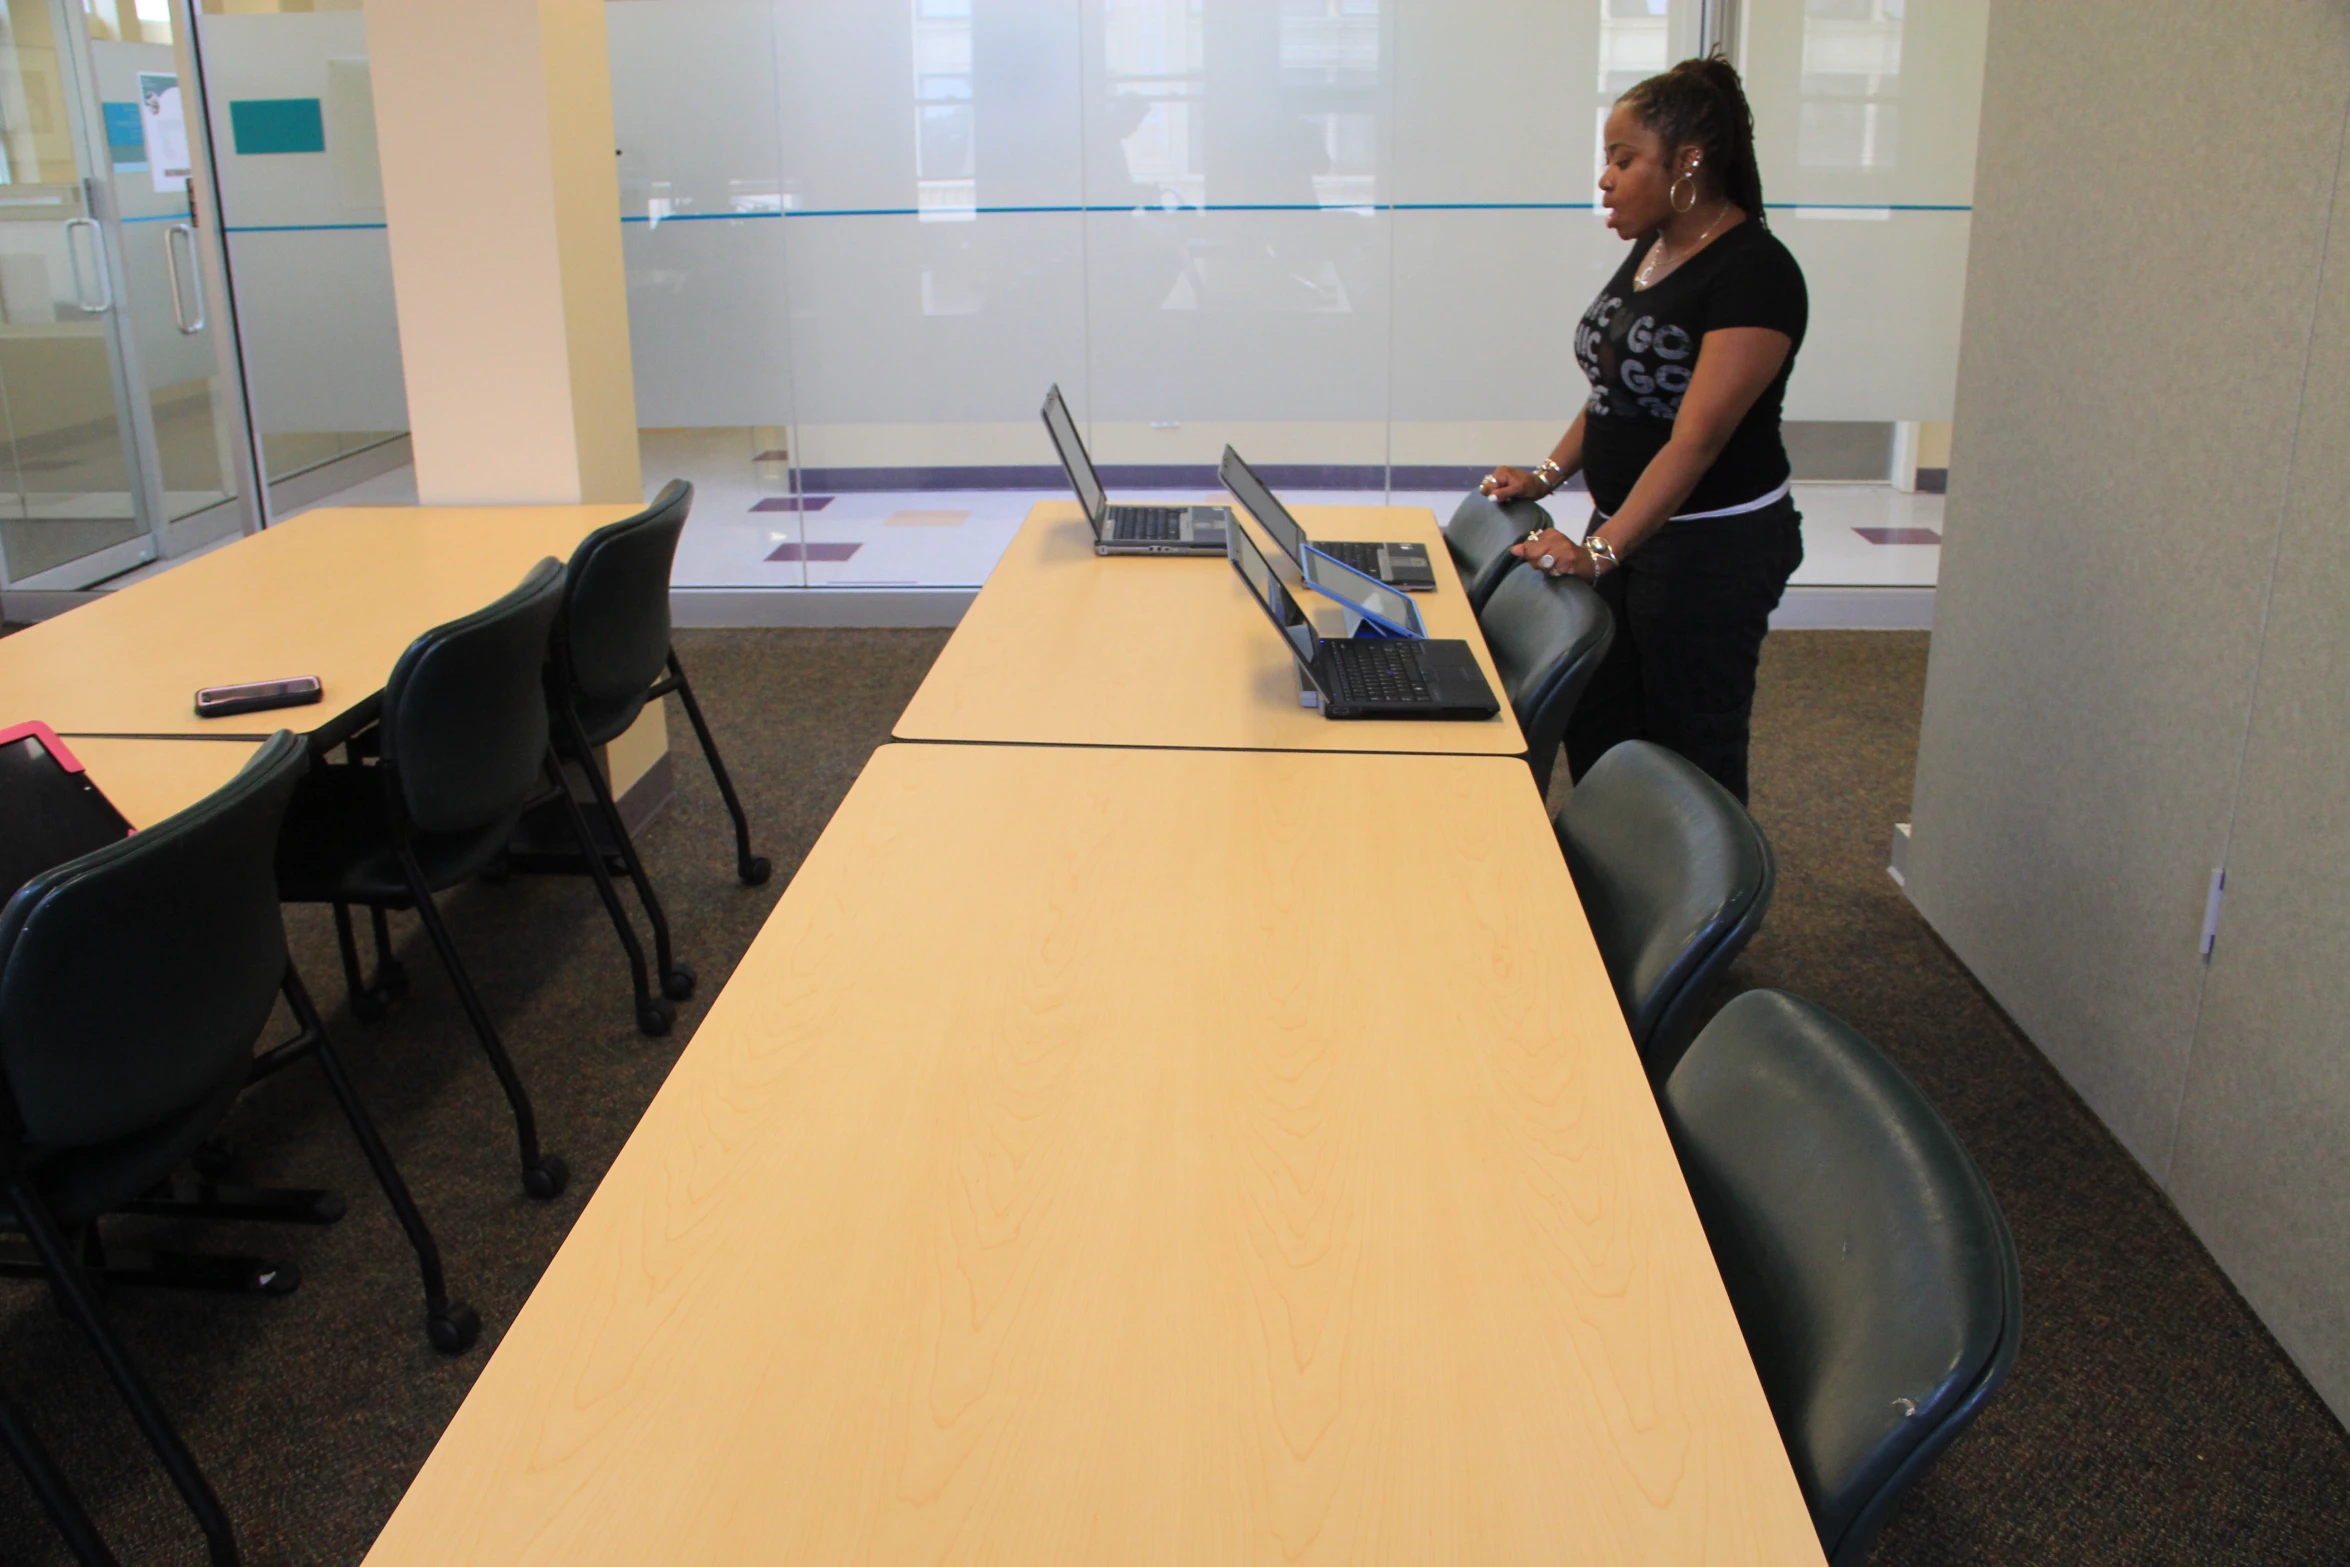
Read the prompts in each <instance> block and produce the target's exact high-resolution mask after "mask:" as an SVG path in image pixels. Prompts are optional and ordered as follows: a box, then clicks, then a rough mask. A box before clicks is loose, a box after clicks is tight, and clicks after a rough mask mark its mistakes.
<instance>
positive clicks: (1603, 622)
mask: <svg viewBox="0 0 2350 1567" xmlns="http://www.w3.org/2000/svg"><path fill="white" fill-rule="evenodd" d="M1502 558H1503V559H1504V560H1508V561H1509V563H1510V567H1511V569H1510V570H1508V571H1505V572H1503V573H1502V575H1501V580H1500V582H1499V583H1497V584H1496V585H1495V586H1494V589H1493V592H1492V595H1491V596H1490V597H1488V598H1487V599H1486V601H1485V607H1484V608H1483V609H1482V610H1480V611H1479V612H1478V614H1477V624H1478V627H1479V628H1480V629H1481V630H1483V631H1484V633H1485V646H1486V648H1487V649H1488V650H1489V651H1490V652H1491V653H1492V654H1493V668H1494V672H1495V673H1497V674H1499V675H1500V676H1501V685H1502V690H1503V691H1504V692H1505V693H1506V694H1507V695H1508V697H1509V701H1510V711H1511V712H1513V713H1515V714H1516V715H1517V718H1518V728H1519V729H1520V730H1521V731H1523V732H1524V734H1525V736H1526V764H1527V765H1528V766H1529V767H1531V768H1533V769H1534V788H1535V791H1536V792H1537V793H1545V792H1547V791H1548V790H1549V788H1550V770H1551V768H1552V767H1554V766H1556V765H1557V763H1558V754H1559V742H1560V741H1562V740H1564V739H1565V738H1566V734H1567V720H1568V719H1569V718H1571V717H1572V716H1574V712H1575V704H1576V702H1578V701H1580V700H1581V699H1582V696H1583V688H1584V687H1585V686H1588V685H1590V684H1591V677H1592V675H1594V674H1595V673H1597V672H1598V669H1599V661H1600V660H1601V659H1603V658H1605V657H1607V649H1608V644H1609V643H1610V642H1613V641H1614V640H1615V637H1616V617H1615V616H1613V615H1611V614H1609V613H1608V607H1607V605H1606V603H1605V602H1604V601H1602V600H1601V598H1600V596H1599V595H1598V594H1597V593H1595V592H1593V591H1592V589H1591V584H1589V583H1588V582H1582V581H1579V580H1577V579H1576V578H1573V577H1552V576H1547V575H1545V574H1544V573H1543V572H1542V571H1541V570H1540V568H1538V567H1535V566H1531V565H1529V564H1527V563H1526V562H1524V561H1522V560H1513V559H1511V558H1510V557H1509V556H1507V555H1505V556H1503V557H1502Z"/></svg>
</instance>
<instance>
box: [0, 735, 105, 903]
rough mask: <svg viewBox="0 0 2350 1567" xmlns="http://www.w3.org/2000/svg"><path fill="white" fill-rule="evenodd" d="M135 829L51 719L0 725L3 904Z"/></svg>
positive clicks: (0, 893) (0, 876)
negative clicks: (93, 780) (26, 886)
mask: <svg viewBox="0 0 2350 1567" xmlns="http://www.w3.org/2000/svg"><path fill="white" fill-rule="evenodd" d="M130 835H131V824H130V823H129V822H127V821H124V820H123V818H122V813H121V812H120V811H118V810H116V809H115V808H114V806H113V804H112V802H110V801H109V800H108V799H107V798H106V796H104V795H102V794H100V793H99V792H98V787H97V785H95V784H93V783H91V782H90V779H89V775H88V774H86V773H84V772H83V771H82V764H81V763H80V762H79V761H76V760H75V759H74V754H73V753H72V752H71V751H69V750H67V749H66V748H65V742H63V741H62V740H59V739H58V738H57V735H56V732H55V731H54V730H52V729H51V728H50V727H49V726H48V725H47V724H41V723H27V724H16V725H14V726H12V727H10V728H6V729H0V904H5V903H6V902H7V901H8V900H9V898H11V897H12V896H14V895H15V893H16V891H17V889H18V888H20V887H22V886H23V885H24V884H25V883H26V882H28V881H31V880H32V879H33V878H34V877H35V876H38V875H40V874H41V873H42V872H43V871H45V870H49V869H52V868H54V867H56V866H59V865H63V864H64V863H65V862H66V861H68V860H78V859H80V858H81V857H82V856H83V855H85V854H88V853H89V852H90V851H91V850H93V849H103V848H104V847H106V845H108V844H110V843H119V842H121V841H122V840H123V839H125V838H128V837H129V836H130Z"/></svg>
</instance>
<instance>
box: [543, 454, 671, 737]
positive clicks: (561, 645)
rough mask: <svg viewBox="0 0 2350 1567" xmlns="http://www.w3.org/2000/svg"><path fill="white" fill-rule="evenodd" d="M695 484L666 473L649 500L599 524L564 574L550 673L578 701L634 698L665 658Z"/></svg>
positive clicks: (658, 672)
mask: <svg viewBox="0 0 2350 1567" xmlns="http://www.w3.org/2000/svg"><path fill="white" fill-rule="evenodd" d="M693 506H694V487H693V486H692V485H690V484H688V483H686V482H685V481H684V480H683V479H672V480H670V481H669V483H668V484H667V485H665V486H664V487H663V488H662V490H661V493H660V494H659V495H657V496H655V497H654V498H653V504H652V505H650V506H648V507H646V508H645V509H644V510H643V511H640V512H638V513H637V514H636V515H635V516H633V517H623V518H622V519H621V520H620V521H618V522H615V523H608V524H606V525H605V526H604V527H601V528H598V529H597V530H596V531H595V532H593V533H591V534H589V535H588V536H587V537H586V538H585V539H583V540H582V541H581V542H580V546H579V548H578V549H577V550H574V551H573V552H572V555H571V564H570V565H569V566H568V567H566V568H565V570H564V573H563V608H562V611H561V613H559V614H558V615H557V616H556V617H555V640H554V649H555V666H556V671H557V673H558V674H560V675H561V676H562V677H563V678H564V679H565V680H567V681H568V682H569V684H570V687H571V689H572V690H573V691H574V692H575V693H576V694H577V697H578V698H579V699H580V700H583V701H587V702H617V701H620V700H622V699H624V698H627V697H631V696H641V695H642V694H643V693H644V692H645V691H646V690H647V689H649V688H650V687H651V686H652V684H653V682H654V681H656V680H659V679H660V678H661V672H662V668H663V666H664V665H666V664H667V662H668V660H669V567H670V563H671V562H672V561H673V560H674V559H675V558H676V555H677V535H678V533H679V532H680V531H681V530H682V529H683V528H684V527H685V519H686V515H687V513H689V512H691V511H692V510H693Z"/></svg>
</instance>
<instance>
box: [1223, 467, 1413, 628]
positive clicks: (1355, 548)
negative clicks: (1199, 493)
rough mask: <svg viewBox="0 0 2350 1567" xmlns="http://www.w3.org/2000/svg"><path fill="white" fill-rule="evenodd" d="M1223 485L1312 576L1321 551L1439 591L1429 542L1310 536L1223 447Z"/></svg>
mask: <svg viewBox="0 0 2350 1567" xmlns="http://www.w3.org/2000/svg"><path fill="white" fill-rule="evenodd" d="M1217 474H1218V476H1219V477H1221V478H1222V479H1223V481H1224V488H1226V489H1228V490H1230V491H1231V492H1232V498H1233V499H1234V500H1236V501H1238V502H1240V504H1241V505H1242V506H1243V507H1245V508H1247V510H1248V514H1249V515H1250V516H1252V517H1254V518H1256V519H1257V525H1258V526H1259V527H1262V528H1263V529H1264V530H1265V531H1266V532H1267V533H1269V534H1271V535H1272V538H1273V542H1274V543H1276V544H1278V545H1280V546H1281V553H1282V554H1284V555H1287V556H1288V557H1289V558H1290V559H1291V560H1293V561H1296V562H1297V569H1298V570H1300V571H1302V572H1305V573H1306V574H1307V579H1308V580H1309V581H1310V580H1312V575H1313V560H1314V557H1315V556H1317V555H1319V556H1321V557H1323V558H1324V559H1326V560H1334V561H1336V562H1338V563H1339V564H1340V565H1341V566H1347V567H1351V568H1352V569H1354V570H1356V571H1359V572H1361V573H1362V574H1363V575H1364V576H1366V577H1375V578H1377V579H1378V580H1379V581H1381V582H1384V583H1386V584H1387V585H1388V586H1389V587H1391V588H1401V589H1403V591H1404V592H1406V593H1433V592H1435V591H1436V568H1435V567H1434V566H1433V565H1430V564H1429V561H1428V546H1427V545H1425V544H1349V543H1344V542H1341V541H1338V540H1334V539H1312V540H1309V539H1307V537H1306V530H1305V529H1303V528H1301V527H1299V526H1298V524H1297V519H1296V518H1295V517H1292V516H1291V515H1289V508H1288V507H1286V506H1284V505H1282V504H1281V502H1280V501H1279V500H1278V499H1277V498H1276V497H1275V496H1274V494H1273V491H1272V490H1271V488H1269V487H1268V486H1267V485H1266V483H1265V481H1264V480H1262V479H1260V478H1258V477H1257V475H1256V470H1255V469H1253V468H1251V467H1249V465H1248V464H1247V463H1245V462H1242V461H1241V460H1240V453H1238V452H1236V451H1234V450H1233V449H1232V448H1231V447H1229V446H1227V447H1225V448H1224V461H1223V463H1222V464H1221V465H1220V466H1219V467H1218V468H1217Z"/></svg>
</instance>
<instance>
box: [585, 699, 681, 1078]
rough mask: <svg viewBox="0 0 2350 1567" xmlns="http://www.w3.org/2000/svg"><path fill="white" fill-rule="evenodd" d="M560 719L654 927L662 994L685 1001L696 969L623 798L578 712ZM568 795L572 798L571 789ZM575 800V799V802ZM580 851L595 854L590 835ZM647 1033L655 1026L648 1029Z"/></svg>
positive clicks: (615, 848) (648, 920) (616, 847)
mask: <svg viewBox="0 0 2350 1567" xmlns="http://www.w3.org/2000/svg"><path fill="white" fill-rule="evenodd" d="M559 722H560V723H561V724H562V726H563V730H564V733H565V737H566V739H567V740H568V741H569V743H570V746H571V749H572V752H573V754H574V755H576V756H577V757H578V759H579V765H580V771H582V772H584V773H586V774H587V780H588V792H589V793H590V794H592V795H594V796H595V800H596V811H597V813H598V814H599V815H600V816H601V817H602V818H603V821H604V828H605V830H606V831H607V832H609V833H610V834H611V835H612V844H613V848H614V851H615V852H617V853H618V854H619V856H620V864H621V867H622V869H624V870H626V871H627V872H628V880H629V885H631V886H633V887H634V888H636V901H637V902H638V903H639V904H641V905H642V906H643V908H644V911H645V919H646V920H647V922H648V923H650V924H651V925H652V927H653V960H654V964H655V966H656V967H657V968H658V969H659V970H660V973H661V994H663V995H664V996H667V997H668V998H669V999H670V1000H672V1001H683V1000H684V999H685V998H686V997H688V996H690V995H692V994H693V993H694V970H693V965H692V964H690V963H680V962H678V961H677V957H676V954H675V953H674V952H673V951H672V950H671V948H670V945H669V914H668V911H667V910H665V909H663V908H662V907H661V897H660V894H658V893H656V892H655V891H654V890H653V878H652V877H651V876H649V875H647V874H646V873H645V862H644V860H643V858H642V857H641V856H639V855H638V854H637V852H636V840H635V839H633V838H631V837H630V836H629V835H628V823H626V822H625V821H623V820H621V817H620V802H619V801H618V800H616V799H614V798H613V796H612V780H611V779H609V778H606V777H605V776H604V770H603V768H601V767H599V766H597V765H596V754H595V748H594V747H593V746H591V745H589V744H588V741H587V731H585V730H584V729H582V728H580V727H579V715H578V714H576V713H574V712H572V711H570V710H569V708H567V707H566V708H563V709H562V714H561V718H560V720H559ZM564 798H565V799H570V798H571V795H570V792H569V791H568V790H566V791H565V793H564ZM574 804H576V802H574ZM585 825H586V824H585V821H584V818H583V819H582V820H580V821H576V822H574V824H573V829H572V830H573V831H574V833H577V832H579V831H581V830H583V829H584V828H585ZM580 843H581V846H582V847H581V851H580V852H581V853H583V854H585V855H587V856H589V857H591V858H594V857H596V855H597V851H596V848H595V846H594V844H593V842H592V841H591V840H590V839H586V838H582V839H581V840H580ZM646 1032H647V1033H652V1032H656V1030H652V1029H647V1030H646Z"/></svg>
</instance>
